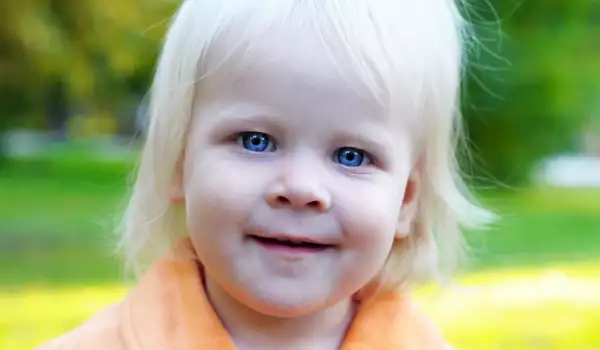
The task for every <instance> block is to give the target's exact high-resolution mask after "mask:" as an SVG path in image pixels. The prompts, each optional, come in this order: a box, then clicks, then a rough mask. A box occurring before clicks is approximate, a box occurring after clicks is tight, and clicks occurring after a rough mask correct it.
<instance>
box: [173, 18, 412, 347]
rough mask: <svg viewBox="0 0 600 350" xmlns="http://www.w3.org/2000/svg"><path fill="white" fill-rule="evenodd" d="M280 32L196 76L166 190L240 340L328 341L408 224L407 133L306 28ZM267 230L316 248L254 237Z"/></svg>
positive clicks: (276, 343)
mask: <svg viewBox="0 0 600 350" xmlns="http://www.w3.org/2000/svg"><path fill="white" fill-rule="evenodd" d="M277 33H278V35H275V34H273V35H269V37H265V38H261V43H262V45H259V46H258V47H254V50H253V51H252V52H251V54H250V55H248V56H247V57H245V58H244V65H237V66H236V69H230V70H228V69H223V70H222V71H221V72H218V73H217V74H215V75H213V76H210V77H209V78H208V79H206V80H204V81H203V82H201V83H200V89H199V90H200V91H199V96H198V99H197V101H196V109H195V113H194V116H193V118H194V119H193V122H192V125H191V127H190V130H189V138H188V143H187V145H186V148H185V150H184V152H183V157H182V161H181V168H180V169H179V171H177V172H176V181H175V182H176V183H175V186H174V192H173V200H174V201H180V202H183V204H182V205H185V209H186V214H187V225H188V228H189V232H190V236H191V238H192V242H193V245H194V247H195V249H196V251H197V253H198V256H199V258H200V260H201V262H202V264H203V266H204V268H205V274H206V275H205V283H206V289H207V293H208V295H209V298H210V300H211V303H212V304H213V306H214V308H215V310H216V312H217V314H218V315H219V317H220V318H221V320H222V322H223V324H224V325H225V327H226V329H227V330H228V332H229V333H230V334H231V336H232V338H233V340H234V341H235V343H236V345H237V346H238V348H239V349H283V348H285V349H338V348H339V347H340V344H341V343H342V342H343V338H344V335H345V332H346V331H347V329H348V327H349V325H350V323H351V321H352V318H353V315H354V312H355V311H356V307H357V304H356V302H355V301H354V299H353V296H354V295H355V294H356V293H357V292H358V291H359V290H360V289H361V288H363V287H365V286H366V285H367V284H368V283H369V282H370V281H371V280H373V279H374V278H375V277H376V276H377V275H378V273H379V272H380V270H381V269H382V267H383V265H384V264H385V261H386V259H387V257H388V256H389V254H390V250H391V247H392V243H393V241H394V240H395V239H402V238H403V237H405V235H406V234H408V232H409V230H410V226H411V222H412V220H413V217H414V211H415V205H414V202H415V201H414V198H415V197H416V193H415V188H417V181H418V176H417V174H418V172H417V169H415V167H414V164H415V159H414V157H413V154H414V149H413V147H412V145H413V144H414V140H412V139H411V132H410V130H409V128H408V127H407V126H406V125H405V124H408V123H404V121H403V120H402V118H401V117H400V116H394V117H390V116H388V115H387V113H386V111H385V108H382V106H381V105H379V104H378V103H377V102H376V101H374V100H369V99H368V98H364V97H362V96H361V94H359V93H357V90H356V89H351V88H350V87H349V86H350V85H349V81H348V80H347V79H344V77H343V76H342V75H341V73H340V72H339V71H338V70H337V69H336V68H335V66H334V65H333V63H332V62H331V60H330V59H329V58H328V54H327V51H326V50H325V47H324V46H323V44H322V43H321V42H320V41H319V40H318V38H317V36H314V35H310V34H308V33H307V32H306V31H294V30H291V29H290V30H287V31H285V32H284V31H283V30H282V31H279V32H277ZM272 48H277V49H276V50H273V49H272ZM267 58H268V59H267ZM274 235H276V236H278V237H288V238H290V237H291V238H298V239H310V240H312V241H314V242H317V243H319V244H322V245H323V246H324V248H323V249H318V250H316V251H310V252H305V253H295V252H292V253H290V252H288V251H283V252H282V251H279V250H273V249H270V248H269V247H268V246H265V245H263V244H261V243H260V242H259V241H257V240H256V239H254V238H255V237H256V236H258V237H262V236H268V237H270V236H274Z"/></svg>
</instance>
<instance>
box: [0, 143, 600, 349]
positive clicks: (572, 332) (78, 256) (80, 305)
mask: <svg viewBox="0 0 600 350" xmlns="http://www.w3.org/2000/svg"><path fill="white" fill-rule="evenodd" d="M130 169H131V165H130V163H128V162H126V161H123V160H116V161H115V160H101V161H98V160H94V159H91V158H87V157H83V158H82V157H81V155H72V154H70V155H67V156H62V157H54V158H52V157H51V158H40V159H28V160H21V161H18V162H15V161H13V162H11V163H8V165H5V166H4V167H2V168H0V208H2V210H0V281H2V282H1V283H2V284H1V287H0V310H2V312H1V313H0V348H6V349H22V348H23V349H25V348H32V347H33V346H34V345H36V344H38V343H40V342H42V341H44V340H47V339H48V338H50V337H52V336H54V335H57V334H60V333H62V332H64V331H66V330H68V329H70V328H72V327H74V326H75V325H77V324H79V323H81V322H82V321H83V320H85V319H87V318H88V317H89V316H90V315H91V314H93V313H94V312H96V311H98V310H99V309H101V308H102V307H104V306H105V305H107V304H108V303H110V302H112V301H116V300H118V299H119V298H121V297H122V296H123V294H124V293H125V292H126V290H125V287H123V284H122V283H121V281H122V278H121V276H122V273H121V266H120V262H119V259H118V258H116V257H115V256H114V254H113V251H112V249H113V244H114V235H113V230H112V228H113V227H114V224H115V222H116V221H117V220H118V218H119V217H118V214H119V212H120V208H121V207H122V204H123V197H124V191H125V188H126V186H125V183H126V179H127V174H128V171H129V170H130ZM483 201H484V202H485V203H487V204H489V205H490V206H491V207H492V209H494V210H495V211H496V212H497V213H499V214H500V215H501V217H502V220H501V221H499V222H498V223H496V224H494V225H493V226H492V228H491V229H490V230H489V231H487V232H485V233H481V232H469V233H468V240H469V242H470V243H471V245H472V260H471V264H470V266H468V267H467V269H466V271H465V273H464V274H463V275H462V277H461V278H460V279H459V281H458V282H459V288H452V289H449V290H445V291H444V292H443V293H439V294H438V293H435V292H434V291H433V289H431V288H425V289H423V290H421V291H419V293H418V301H419V303H421V304H422V306H423V308H424V309H425V310H426V312H427V313H428V314H430V315H431V316H432V317H433V318H434V320H435V321H436V322H437V323H438V324H439V325H440V326H441V327H442V329H443V330H444V333H445V335H446V336H447V338H448V339H450V340H451V342H452V343H453V344H454V345H455V346H456V347H457V348H459V349H592V348H600V339H599V338H600V335H598V333H596V330H597V326H598V324H599V322H600V321H599V320H600V190H598V189H596V190H593V189H589V190H565V189H551V188H532V189H527V190H520V191H512V192H489V193H485V194H484V196H483Z"/></svg>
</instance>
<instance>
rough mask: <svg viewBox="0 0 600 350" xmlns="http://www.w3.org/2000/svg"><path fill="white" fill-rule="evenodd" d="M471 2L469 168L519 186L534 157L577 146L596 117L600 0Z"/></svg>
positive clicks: (599, 84) (598, 115) (599, 103)
mask: <svg viewBox="0 0 600 350" xmlns="http://www.w3.org/2000/svg"><path fill="white" fill-rule="evenodd" d="M468 3H470V4H471V6H470V7H469V8H468V10H467V11H466V14H467V17H468V19H469V21H470V22H471V23H472V25H473V29H474V32H475V34H476V36H477V42H476V43H475V45H474V46H473V48H472V50H471V57H470V60H471V66H470V69H469V72H468V73H469V76H468V77H469V79H468V80H467V84H466V92H467V94H466V95H467V98H466V101H465V104H464V112H463V113H464V115H465V118H466V126H467V129H468V136H469V140H470V143H471V145H472V146H474V148H475V155H476V161H478V163H479V164H478V165H479V167H480V168H478V169H474V171H473V172H474V173H475V175H478V176H480V175H482V174H483V175H487V174H488V173H489V174H491V175H492V176H493V177H495V178H496V179H497V180H500V181H502V182H505V183H507V184H510V185H514V184H519V183H521V182H523V181H525V180H526V179H527V176H528V175H529V172H530V170H531V169H532V166H533V165H534V163H535V161H536V160H538V159H539V158H541V157H544V156H549V155H552V154H556V153H560V152H569V151H576V150H577V148H578V146H579V145H578V143H579V142H580V137H581V132H582V131H583V129H584V128H586V127H589V126H591V125H592V121H593V120H599V119H600V108H599V107H600V45H598V44H599V43H600V41H598V39H597V38H598V34H599V33H600V2H598V1H590V0H576V1H562V0H502V1H489V0H479V1H468ZM491 6H493V8H492V7H491ZM594 113H595V114H594ZM484 169H485V170H484Z"/></svg>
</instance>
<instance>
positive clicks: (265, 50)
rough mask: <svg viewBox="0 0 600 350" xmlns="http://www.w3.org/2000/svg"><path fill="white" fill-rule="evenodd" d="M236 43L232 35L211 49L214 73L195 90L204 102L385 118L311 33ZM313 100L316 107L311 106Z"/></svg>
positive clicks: (279, 32)
mask: <svg viewBox="0 0 600 350" xmlns="http://www.w3.org/2000/svg"><path fill="white" fill-rule="evenodd" d="M238 40H239V39H238ZM235 42H236V39H235V31H229V32H228V33H227V35H225V36H224V37H223V39H222V40H218V41H215V43H214V45H213V46H212V48H211V52H210V55H209V56H208V60H209V61H210V62H212V64H211V63H209V66H215V67H218V68H216V69H213V70H212V71H211V72H210V74H208V75H207V76H206V77H205V78H204V81H202V82H201V83H200V85H199V86H200V95H201V96H204V98H210V97H211V95H212V96H213V97H214V95H216V94H222V93H223V92H227V94H228V95H229V96H230V97H232V98H245V99H251V100H252V101H255V102H256V101H258V102H260V101H261V100H264V99H265V98H268V99H269V101H270V103H272V102H279V103H281V104H283V103H291V104H296V105H303V106H304V108H306V109H310V108H311V107H320V108H323V109H327V108H328V107H331V105H334V104H335V105H337V107H338V108H339V107H340V106H343V107H344V109H347V110H348V111H352V110H355V111H356V110H362V111H365V112H366V111H368V114H369V115H372V116H374V117H378V118H387V117H388V115H389V112H388V110H387V109H386V106H384V105H383V104H381V103H380V102H379V101H377V100H376V99H375V98H373V96H372V95H370V93H369V91H368V90H367V89H366V88H365V87H364V86H361V84H360V83H359V81H358V80H357V79H356V77H355V76H353V75H352V74H351V67H350V66H349V65H347V64H346V63H344V61H342V60H339V59H337V58H336V56H335V53H334V52H333V51H332V48H331V47H329V46H328V45H327V44H326V43H325V42H324V41H323V40H322V38H321V37H320V36H319V34H318V33H317V32H316V31H314V30H312V29H309V28H296V27H294V26H286V27H285V28H277V29H274V30H273V31H271V32H270V33H268V35H264V36H261V37H260V40H253V41H251V42H248V43H244V44H243V45H239V43H238V44H237V45H236V44H234V43H235ZM231 47H236V49H235V50H234V51H232V50H231ZM216 62H218V64H215V63H216ZM315 96H318V101H319V102H320V103H321V104H320V106H315V102H317V101H315V100H314V98H315ZM325 102H328V103H325Z"/></svg>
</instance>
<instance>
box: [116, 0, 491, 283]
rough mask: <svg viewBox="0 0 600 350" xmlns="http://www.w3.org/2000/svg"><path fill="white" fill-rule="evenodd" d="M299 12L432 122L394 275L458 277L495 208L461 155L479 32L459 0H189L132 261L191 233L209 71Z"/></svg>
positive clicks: (152, 135) (388, 96)
mask: <svg viewBox="0 0 600 350" xmlns="http://www.w3.org/2000/svg"><path fill="white" fill-rule="evenodd" d="M296 20H300V21H302V23H304V24H305V25H306V24H308V25H309V26H310V27H311V29H315V30H316V32H317V33H319V34H320V36H321V39H322V40H323V42H324V43H326V44H327V45H328V47H330V48H331V52H332V57H333V56H335V57H337V58H338V59H342V60H344V61H343V62H344V63H346V64H347V63H349V64H350V66H351V67H352V68H353V70H352V73H353V74H354V78H358V80H357V81H360V82H361V83H362V88H366V91H369V92H370V93H371V94H372V95H373V96H374V97H375V98H377V100H378V101H380V102H381V103H385V104H387V105H388V106H389V108H390V111H391V113H406V112H407V111H406V105H407V103H409V104H410V107H411V108H412V111H413V114H414V115H417V116H418V118H419V124H420V125H421V126H422V127H421V137H420V143H419V146H420V152H421V153H420V155H419V158H420V165H421V179H420V181H419V183H420V188H419V196H418V209H417V217H416V220H415V223H414V225H413V229H412V232H410V233H409V234H408V236H407V238H405V239H403V240H400V241H398V242H396V243H395V245H394V248H393V251H392V253H391V256H390V258H389V263H388V264H387V265H386V270H387V272H386V273H384V274H382V275H385V276H386V278H389V277H390V276H393V279H392V280H393V282H394V283H406V282H409V281H412V280H414V279H415V278H421V277H432V276H433V277H441V276H446V275H448V273H449V272H450V271H452V268H453V267H454V266H455V265H456V263H457V261H458V259H459V258H460V256H461V254H462V253H461V252H462V251H463V238H462V234H461V227H462V226H471V227H474V226H478V225H480V224H483V223H485V222H487V221H488V220H490V219H491V218H492V216H491V214H489V213H488V212H487V211H485V210H483V209H481V208H480V207H479V206H477V205H476V204H475V203H474V201H473V200H472V198H470V196H469V192H468V191H467V188H466V186H465V185H464V184H463V182H462V180H461V177H460V176H459V170H458V166H457V160H456V156H455V154H456V150H457V148H458V145H459V142H458V141H459V136H460V135H461V133H460V125H459V124H460V118H459V113H458V100H459V96H458V95H459V90H460V85H461V84H460V81H461V76H462V72H463V70H462V67H463V66H464V56H465V55H464V51H465V50H464V47H465V43H467V42H468V41H467V40H468V38H469V37H468V35H467V31H466V26H465V22H464V21H463V20H462V18H461V16H460V13H459V11H458V8H457V6H456V4H455V3H454V2H453V1H452V0H420V1H415V0H412V1H409V0H327V1H323V0H262V1H256V0H221V1H209V0H185V1H184V2H183V4H182V6H181V7H180V9H179V11H178V12H177V14H176V15H175V17H174V20H173V22H172V25H171V27H170V29H169V31H168V34H167V36H166V41H165V43H164V48H163V51H162V55H161V57H160V60H159V63H158V67H157V71H156V75H155V78H154V82H153V85H152V90H151V100H150V110H149V114H150V120H149V123H150V124H149V128H148V134H147V140H146V144H145V146H144V149H143V152H142V155H141V160H140V163H139V168H138V172H137V178H136V180H135V184H134V186H133V192H132V194H131V198H130V201H129V204H128V207H127V210H126V213H125V216H124V220H123V223H122V236H121V247H122V248H123V250H124V252H125V255H126V258H127V262H128V265H129V266H131V267H134V268H135V269H136V270H137V271H140V270H141V269H143V268H144V267H145V266H146V264H147V263H148V262H151V261H152V260H153V259H155V258H156V257H157V254H160V253H162V252H163V251H165V250H166V249H169V248H170V247H172V245H173V243H174V242H176V241H177V240H179V239H181V238H182V237H183V236H186V234H187V232H186V228H185V223H184V222H185V220H184V219H183V217H182V215H184V214H182V210H181V208H178V206H175V205H173V204H172V203H171V200H170V189H171V186H172V183H173V175H174V171H175V169H176V166H177V162H178V161H179V159H180V157H181V154H182V151H183V149H184V147H185V142H186V137H187V131H188V127H189V125H190V121H191V118H192V114H193V113H192V112H193V109H194V103H195V102H196V98H197V94H198V91H197V89H198V88H197V85H198V81H199V80H201V79H202V78H203V77H205V76H207V75H209V74H211V72H214V71H215V70H218V69H219V68H220V67H221V66H222V65H224V64H225V61H227V59H228V57H230V56H231V54H233V52H234V51H235V50H238V49H239V48H241V47H242V46H244V45H250V44H251V43H252V41H253V40H260V38H261V35H264V34H266V33H268V31H269V30H270V28H271V29H272V27H273V26H276V25H288V24H289V23H291V22H293V21H296ZM234 26H235V29H236V34H237V35H238V36H237V37H236V38H233V39H232V38H229V37H228V38H227V45H226V46H228V47H229V48H228V50H230V51H229V52H225V53H224V55H225V57H224V58H223V57H221V58H220V59H218V58H217V59H214V58H215V57H214V56H215V55H214V54H213V48H214V46H215V45H216V44H218V43H219V40H222V38H223V35H224V33H225V32H227V31H228V30H229V29H231V28H233V27H234ZM231 40H235V41H234V42H230V41H231ZM221 46H222V45H221ZM401 100H402V103H400V101H401ZM400 106H402V108H404V110H400V108H401V107H400Z"/></svg>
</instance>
